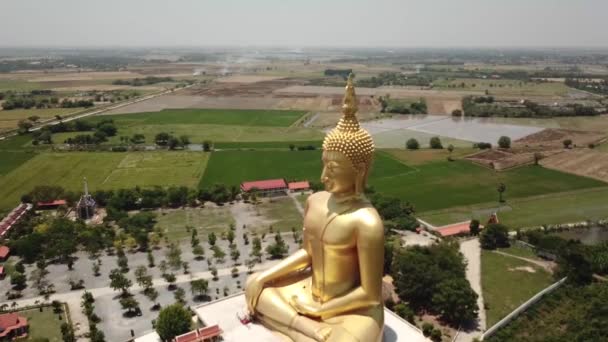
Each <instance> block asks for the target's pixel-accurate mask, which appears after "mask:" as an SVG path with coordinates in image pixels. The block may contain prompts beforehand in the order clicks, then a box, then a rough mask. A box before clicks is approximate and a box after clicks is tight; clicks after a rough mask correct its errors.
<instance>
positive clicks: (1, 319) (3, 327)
mask: <svg viewBox="0 0 608 342" xmlns="http://www.w3.org/2000/svg"><path fill="white" fill-rule="evenodd" d="M26 325H27V318H25V317H21V316H19V315H17V314H16V313H7V314H2V315H0V337H4V336H7V335H8V334H9V333H10V332H11V330H13V329H18V328H21V327H23V326H26Z"/></svg>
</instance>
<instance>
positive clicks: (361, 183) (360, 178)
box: [355, 163, 368, 194]
mask: <svg viewBox="0 0 608 342" xmlns="http://www.w3.org/2000/svg"><path fill="white" fill-rule="evenodd" d="M355 169H356V170H357V177H356V179H355V193H356V194H362V193H364V192H365V184H366V181H367V171H368V167H367V165H366V164H365V163H359V164H358V165H357V167H356V168H355Z"/></svg>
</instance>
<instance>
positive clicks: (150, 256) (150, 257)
mask: <svg viewBox="0 0 608 342" xmlns="http://www.w3.org/2000/svg"><path fill="white" fill-rule="evenodd" d="M147 258H148V267H150V268H152V267H154V255H153V254H152V251H148V256H147Z"/></svg>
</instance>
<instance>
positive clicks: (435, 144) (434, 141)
mask: <svg viewBox="0 0 608 342" xmlns="http://www.w3.org/2000/svg"><path fill="white" fill-rule="evenodd" d="M429 145H430V146H431V148H432V149H437V150H440V149H442V148H443V145H442V144H441V140H440V139H439V137H432V138H431V140H430V141H429Z"/></svg>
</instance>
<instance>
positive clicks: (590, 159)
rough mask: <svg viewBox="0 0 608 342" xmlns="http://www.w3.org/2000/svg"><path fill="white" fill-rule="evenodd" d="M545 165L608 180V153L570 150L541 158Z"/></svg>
mask: <svg viewBox="0 0 608 342" xmlns="http://www.w3.org/2000/svg"><path fill="white" fill-rule="evenodd" d="M541 164H542V165H543V166H545V167H548V168H551V169H555V170H560V171H563V172H568V173H574V174H577V175H581V176H586V177H592V178H596V179H599V180H602V181H604V182H608V153H605V152H598V151H593V150H588V149H583V150H581V149H577V150H569V151H565V152H562V153H560V154H556V155H553V156H550V157H548V158H545V159H543V160H541Z"/></svg>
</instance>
